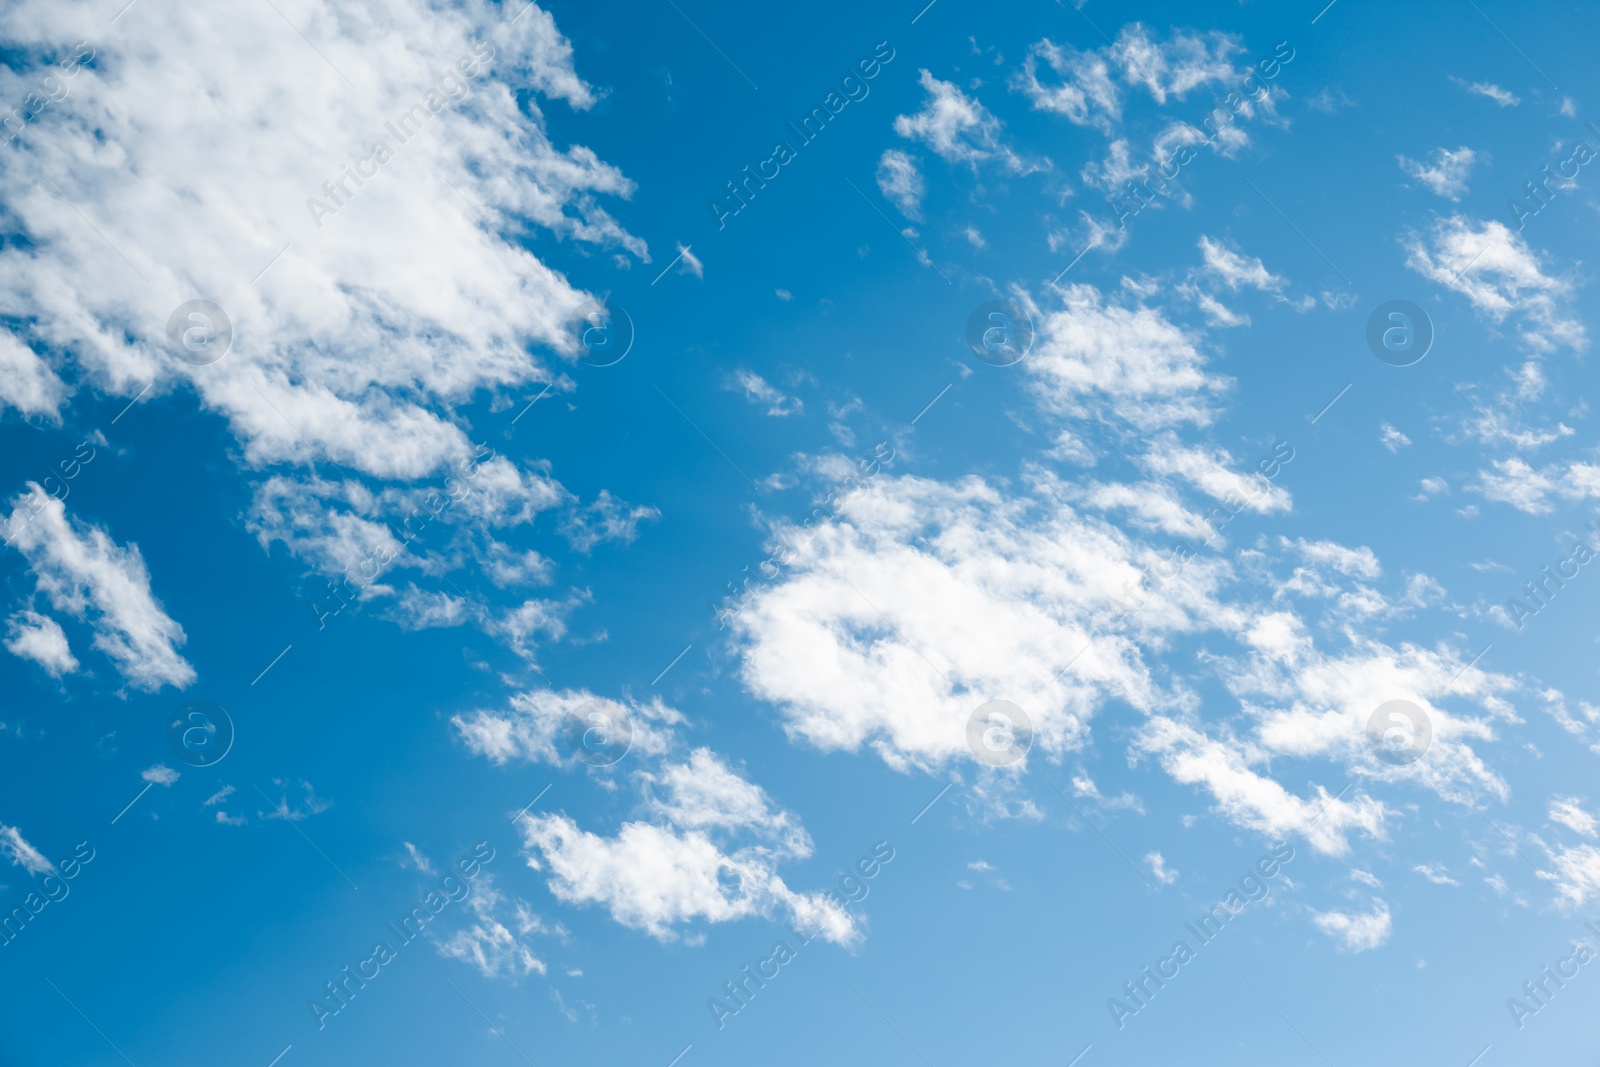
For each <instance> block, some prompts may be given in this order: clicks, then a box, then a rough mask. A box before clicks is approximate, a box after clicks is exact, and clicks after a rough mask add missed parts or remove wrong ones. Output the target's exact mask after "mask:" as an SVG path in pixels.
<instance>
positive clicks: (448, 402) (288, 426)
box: [0, 0, 646, 478]
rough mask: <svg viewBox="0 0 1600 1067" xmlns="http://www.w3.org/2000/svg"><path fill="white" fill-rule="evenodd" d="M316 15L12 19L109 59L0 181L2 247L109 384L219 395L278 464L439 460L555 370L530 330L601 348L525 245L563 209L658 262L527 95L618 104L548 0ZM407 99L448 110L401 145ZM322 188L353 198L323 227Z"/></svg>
mask: <svg viewBox="0 0 1600 1067" xmlns="http://www.w3.org/2000/svg"><path fill="white" fill-rule="evenodd" d="M294 18H295V21H296V25H297V26H298V27H300V29H301V30H302V31H303V32H304V34H305V37H302V36H301V34H300V33H296V32H288V30H289V27H287V26H286V25H285V24H284V21H283V18H282V17H281V16H280V14H279V13H278V12H277V11H276V10H275V9H274V7H273V6H272V5H270V4H263V5H258V6H257V7H255V8H252V9H250V10H248V11H223V10H221V9H219V8H212V7H204V6H202V7H191V8H182V9H177V8H160V7H150V8H146V7H145V6H144V5H142V4H141V5H136V6H135V7H133V8H132V9H130V10H129V11H128V12H127V13H126V14H125V15H123V16H122V17H121V18H120V19H119V21H118V24H117V27H116V31H117V32H116V33H115V34H112V35H106V34H104V33H102V32H100V31H101V30H102V29H103V27H102V26H101V25H100V24H99V23H95V22H92V20H91V21H88V22H86V21H85V20H86V19H89V15H88V14H87V13H86V12H84V11H82V10H80V9H77V8H72V7H70V6H67V7H63V6H61V5H58V4H51V3H44V2H39V3H32V4H29V5H27V10H26V15H25V16H20V17H17V18H13V19H11V20H9V21H8V26H7V39H6V41H5V44H6V45H7V48H8V52H11V53H15V54H18V55H43V56H44V57H47V58H49V59H53V58H54V56H55V54H56V53H58V52H60V51H62V50H63V49H65V48H66V47H67V46H66V44H65V42H70V41H73V40H77V39H79V38H89V39H93V40H95V41H96V42H97V45H96V47H97V48H98V50H99V51H98V54H96V55H95V57H94V62H93V64H92V65H88V66H84V67H82V68H81V69H79V70H78V71H77V72H76V74H75V77H74V79H73V80H72V83H71V92H70V93H69V94H68V95H67V96H65V97H64V98H63V99H61V100H59V101H57V102H55V103H53V104H52V105H51V115H50V121H48V122H41V123H38V124H37V125H36V126H34V127H32V128H31V129H30V131H29V140H28V149H27V151H25V152H20V153H16V154H15V158H14V159H13V164H14V165H13V166H11V167H10V168H9V169H8V171H7V176H6V178H5V180H4V182H3V183H0V186H3V190H4V194H5V200H6V202H7V204H8V205H9V207H10V210H11V212H12V213H13V216H14V218H15V220H16V221H17V223H18V225H19V227H20V229H21V230H22V231H23V232H26V233H27V235H28V237H29V239H28V240H27V241H26V242H18V243H13V244H11V245H9V246H8V247H7V248H6V249H5V250H3V252H0V314H5V315H6V316H8V318H12V319H26V320H27V321H28V322H29V323H30V327H29V330H28V333H27V335H26V336H25V337H22V338H19V340H21V341H22V342H24V343H25V344H27V345H28V346H29V347H32V348H34V349H35V350H39V351H47V352H51V353H57V352H60V353H65V352H70V353H71V355H72V357H73V360H74V361H75V362H76V364H77V369H78V370H79V371H80V372H81V373H82V374H83V375H84V376H85V377H86V378H87V379H88V380H91V381H93V382H94V383H95V384H97V385H98V386H99V387H101V388H103V389H105V390H107V391H112V392H118V393H122V394H124V395H130V394H131V393H133V392H135V391H137V390H138V389H139V388H140V387H142V386H143V385H144V384H145V383H147V382H151V381H155V382H156V383H157V384H158V392H159V391H160V390H169V389H172V388H175V387H182V388H189V389H193V390H194V391H195V392H196V393H197V394H198V396H199V398H200V400H201V402H202V403H203V404H204V405H205V406H206V407H207V408H208V409H210V410H212V411H215V412H217V413H218V414H220V415H222V416H223V417H224V418H226V419H227V420H228V422H229V424H230V425H231V427H232V429H233V431H234V433H235V434H236V435H237V436H238V437H239V438H240V439H241V440H242V441H243V442H244V444H245V456H246V458H247V459H248V460H249V461H250V462H252V463H256V464H262V463H269V462H278V461H287V460H305V459H318V458H320V456H319V455H318V452H317V446H320V448H321V449H322V450H325V451H326V452H327V453H328V454H329V455H330V456H332V457H333V458H334V459H335V460H336V461H337V462H338V463H340V464H341V465H343V466H345V467H348V468H352V469H355V470H360V471H364V472H367V473H370V474H374V475H378V476H383V477H406V478H415V477H420V476H423V475H426V474H427V473H429V472H430V471H433V470H435V469H437V468H438V467H439V466H441V465H442V464H443V463H445V462H447V461H451V460H454V459H456V458H459V457H461V456H462V455H464V454H466V452H467V440H466V437H465V435H464V432H463V431H462V429H461V428H459V426H458V425H457V423H456V422H455V421H454V419H453V418H452V406H453V405H454V404H455V403H456V402H458V401H462V400H465V399H467V398H468V397H470V396H471V395H473V394H474V393H475V392H478V391H480V390H495V389H501V388H510V387H514V386H518V385H521V384H523V383H526V382H529V381H537V380H547V379H548V378H549V371H548V370H546V369H545V368H544V367H543V365H542V364H541V362H540V360H539V359H538V358H537V357H536V356H535V355H534V354H532V352H531V351H530V350H531V349H535V348H538V347H543V348H545V349H547V350H549V349H554V350H559V351H561V352H564V353H571V352H573V351H574V350H575V346H574V342H573V341H572V339H571V337H570V331H569V330H568V328H567V327H568V324H569V323H570V322H571V321H572V319H573V316H574V312H575V311H576V310H577V308H578V307H579V305H580V304H581V303H582V301H583V300H584V296H583V294H581V293H579V292H578V291H577V290H575V289H574V288H573V287H572V286H571V285H569V284H568V283H567V281H566V280H565V279H564V278H562V277H561V276H560V275H559V274H557V273H556V272H554V271H552V270H551V269H550V268H549V267H547V266H546V265H545V264H543V263H541V262H540V261H539V260H537V259H536V258H535V257H534V256H533V255H532V254H531V253H530V252H528V251H527V250H526V248H525V247H523V243H522V241H521V240H519V238H524V237H526V236H527V235H528V234H529V233H530V232H532V231H533V229H534V228H535V227H538V228H541V229H544V230H548V231H551V232H553V233H554V234H556V235H557V236H558V237H561V238H563V239H570V240H573V241H576V242H581V243H585V244H593V245H598V246H600V247H613V248H621V249H624V250H626V251H628V252H631V253H633V254H634V255H636V256H639V257H641V258H643V257H645V256H646V251H645V247H644V244H643V242H641V241H639V240H638V239H637V238H634V237H632V236H631V235H630V234H628V233H627V232H626V231H625V230H624V229H623V228H622V227H621V226H620V225H618V224H617V222H616V221H615V220H613V219H612V217H611V216H610V215H609V214H608V213H607V212H606V211H605V209H604V208H603V207H601V206H600V204H599V203H598V201H597V199H596V198H597V197H599V196H613V197H627V196H629V195H631V192H632V189H633V186H632V183H631V182H629V181H628V179H627V178H625V177H624V176H623V175H622V174H621V172H619V171H618V170H617V169H616V168H615V167H612V166H610V165H609V164H606V163H604V162H603V161H601V160H600V159H598V158H597V157H596V155H595V154H594V152H593V151H591V150H590V149H588V148H587V147H584V146H582V145H574V146H572V147H569V148H560V147H558V146H556V145H554V144H552V143H551V141H550V139H549V136H548V133H547V131H546V129H545V125H544V121H543V115H542V113H541V112H540V110H539V108H538V107H537V106H536V105H535V104H532V103H528V104H526V105H524V103H522V102H520V101H519V97H518V92H517V90H519V89H521V88H522V87H523V86H527V87H530V88H532V89H534V90H536V91H537V92H539V93H541V94H543V95H544V96H545V97H547V98H553V99H558V100H561V101H564V102H565V103H566V104H567V105H569V106H571V107H573V108H578V109H583V108H587V107H589V106H590V105H591V104H593V102H594V100H595V95H594V93H593V92H592V91H591V90H590V89H589V87H588V86H587V85H585V84H584V83H583V81H582V80H581V79H580V78H579V77H578V75H577V74H576V73H575V72H574V69H573V66H572V55H571V48H570V46H569V44H568V42H567V41H566V39H565V38H564V37H563V36H562V35H561V33H560V32H559V31H558V30H557V29H556V27H555V23H554V20H553V19H552V18H551V16H550V15H549V14H548V13H547V12H545V11H544V10H542V9H540V8H537V7H534V8H529V9H527V11H526V14H522V15H519V17H517V18H516V19H508V18H506V17H505V16H504V14H503V12H502V9H501V8H499V7H498V6H496V5H490V4H471V5H467V6H465V7H460V8H439V7H435V6H430V5H422V4H416V3H402V4H396V5H376V6H371V7H364V8H362V9H360V11H359V12H357V11H354V10H344V9H333V8H330V7H328V6H326V5H325V4H324V3H322V2H320V0H313V2H309V3H307V4H304V5H302V6H301V7H300V8H299V9H297V11H296V12H295V15H294ZM308 41H309V42H310V43H309V44H308ZM480 43H482V44H483V46H484V47H483V48H481V49H479V48H478V45H479V44H480ZM312 48H315V49H317V50H318V51H320V52H321V53H322V54H323V56H324V57H326V61H325V62H324V61H323V60H322V59H319V58H318V57H317V56H316V55H315V54H314V53H313V52H312ZM475 55H476V56H478V57H490V58H487V59H475V58H474V56H475ZM463 59H466V60H467V61H468V64H469V69H472V70H473V71H474V72H475V73H473V74H470V75H464V76H463V75H462V74H461V73H460V72H459V71H458V69H457V64H458V61H461V60H463ZM32 73H33V72H32V71H20V72H19V74H20V75H21V76H25V77H26V76H31V75H32ZM346 79H348V80H346ZM430 93H433V94H434V96H433V98H432V100H431V101H430V100H429V99H428V97H429V94H430ZM175 100H182V101H185V105H184V106H183V107H174V106H172V102H173V101H175ZM416 101H423V103H422V104H420V105H419V106H418V108H417V109H416V111H415V112H409V111H407V109H408V108H409V107H410V105H411V104H412V103H413V102H416ZM404 117H409V121H410V122H411V123H413V124H416V123H418V122H419V119H420V122H421V123H425V125H422V127H421V129H420V132H413V133H412V134H411V136H409V137H407V138H406V140H405V141H403V142H402V141H401V140H400V139H399V138H398V137H396V136H395V135H394V134H392V133H391V132H390V131H389V129H388V127H387V126H386V124H388V123H394V122H396V121H397V120H401V119H402V118H404ZM411 128H413V129H414V128H415V126H414V125H413V126H412V127H411ZM380 141H382V142H384V143H385V145H386V150H387V153H389V154H391V155H392V156H393V158H392V159H388V161H387V162H385V163H381V164H380V163H378V162H376V159H377V158H387V156H378V157H374V156H373V146H374V144H375V143H377V142H380ZM195 145H205V146H206V158H207V165H206V166H204V167H196V166H194V165H193V152H192V148H193V146H195ZM368 160H371V162H367V161H368ZM345 164H352V165H354V166H355V167H357V168H358V169H365V170H367V171H368V173H367V175H366V177H365V178H362V179H351V178H348V177H347V176H346V175H347V172H346V171H344V170H342V169H341V166H342V165H345ZM129 174H136V175H138V176H139V180H138V181H128V180H127V176H128V175H129ZM330 176H331V177H333V178H337V179H338V180H339V181H340V182H342V183H343V192H342V193H340V194H339V195H337V196H335V195H334V194H333V193H331V192H329V191H327V190H326V189H325V188H324V187H323V184H322V183H323V180H324V179H325V178H329V177H330ZM46 178H48V179H49V181H46V180H45V179H46ZM357 180H359V181H360V182H361V184H360V186H359V187H358V186H357V185H355V184H354V183H355V182H356V181H357ZM52 183H53V184H54V185H55V186H56V187H58V188H59V189H60V190H61V192H62V193H63V194H64V198H63V197H61V196H57V195H56V194H55V193H54V192H53V191H52V189H51V184H52ZM344 194H350V195H348V196H346V195H344ZM313 197H314V198H317V199H319V200H321V201H323V202H324V203H328V204H330V205H331V206H337V207H338V211H337V214H336V215H334V216H332V217H323V218H320V219H316V218H314V217H313V214H312V212H311V211H310V210H308V206H307V201H308V198H313ZM341 201H342V202H343V203H342V205H341V204H340V203H339V202H341ZM480 212H481V213H482V214H481V215H480ZM319 223H320V225H319ZM286 246H287V247H286ZM280 254H281V258H277V261H276V262H274V260H275V258H276V257H280ZM124 257H126V258H124ZM419 261H426V262H427V263H428V265H429V269H428V270H425V271H418V270H416V269H415V265H416V263H418V262H419ZM269 263H270V264H272V265H271V267H270V269H265V268H267V266H268V264H269ZM202 294H203V295H204V296H205V297H206V298H208V299H211V300H213V301H215V302H216V303H217V304H220V305H221V306H222V307H223V308H225V309H226V311H227V313H228V315H229V316H230V317H231V319H232V321H233V324H234V326H235V331H234V340H233V350H232V351H231V352H230V353H229V354H228V356H227V357H226V358H224V359H223V360H222V361H221V362H219V363H217V364H215V365H213V366H209V367H205V368H198V369H197V368H191V367H189V366H187V365H186V364H183V363H180V362H179V361H178V360H177V359H175V358H174V357H173V356H172V355H171V353H170V352H169V351H168V350H167V346H166V341H165V327H166V320H167V316H168V313H169V312H170V311H171V310H172V309H173V308H176V307H177V306H178V305H179V304H180V303H182V302H184V301H186V300H189V299H192V298H194V297H196V296H197V295H202ZM12 354H13V355H14V354H15V353H14V352H13V353H12ZM308 439H309V441H311V442H316V443H317V446H313V445H312V444H310V443H308Z"/></svg>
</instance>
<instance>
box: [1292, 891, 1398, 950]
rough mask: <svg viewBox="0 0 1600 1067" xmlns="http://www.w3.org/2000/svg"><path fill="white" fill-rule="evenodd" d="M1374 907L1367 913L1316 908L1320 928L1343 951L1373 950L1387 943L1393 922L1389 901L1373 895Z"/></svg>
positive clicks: (1317, 922)
mask: <svg viewBox="0 0 1600 1067" xmlns="http://www.w3.org/2000/svg"><path fill="white" fill-rule="evenodd" d="M1372 904H1373V909H1372V910H1371V911H1370V912H1366V913H1364V914H1361V913H1355V914H1352V913H1349V912H1342V911H1325V912H1313V913H1312V915H1313V920H1312V921H1313V922H1315V923H1316V924H1317V929H1319V930H1321V931H1322V932H1323V933H1325V934H1327V935H1328V936H1329V937H1330V938H1332V939H1333V941H1334V943H1335V944H1336V945H1338V947H1339V949H1340V951H1343V952H1352V953H1354V952H1370V951H1371V950H1373V949H1375V948H1379V947H1381V946H1382V945H1384V944H1386V943H1387V942H1388V940H1389V935H1390V933H1391V932H1392V931H1393V927H1394V924H1393V922H1392V920H1391V918H1390V915H1389V905H1388V904H1386V903H1384V902H1383V901H1382V900H1380V899H1378V898H1376V897H1374V898H1373V900H1372Z"/></svg>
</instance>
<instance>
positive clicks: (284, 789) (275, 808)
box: [256, 778, 333, 822]
mask: <svg viewBox="0 0 1600 1067" xmlns="http://www.w3.org/2000/svg"><path fill="white" fill-rule="evenodd" d="M272 784H273V785H275V786H277V787H278V799H277V801H276V802H271V803H272V810H271V811H263V812H257V813H256V817H257V818H261V819H282V820H284V821H286V822H300V821H301V820H303V819H309V818H310V817H311V816H313V815H321V814H322V813H323V812H325V811H327V810H328V809H329V808H331V807H333V801H331V800H325V799H324V798H322V797H319V796H317V791H316V790H315V789H313V788H312V786H311V783H310V782H308V781H306V780H304V779H301V780H300V781H299V782H298V783H295V784H298V785H299V787H300V792H301V793H303V794H305V796H304V806H299V805H297V804H295V803H293V802H291V801H290V800H289V788H290V783H289V782H287V781H285V780H283V779H281V778H274V779H273V780H272Z"/></svg>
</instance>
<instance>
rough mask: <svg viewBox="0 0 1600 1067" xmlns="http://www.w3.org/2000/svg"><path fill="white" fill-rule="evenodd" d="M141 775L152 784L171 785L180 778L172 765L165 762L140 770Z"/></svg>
mask: <svg viewBox="0 0 1600 1067" xmlns="http://www.w3.org/2000/svg"><path fill="white" fill-rule="evenodd" d="M139 777H140V778H143V779H144V780H145V781H147V782H149V783H150V784H151V785H166V786H170V785H171V784H172V783H173V782H176V781H177V780H178V777H179V775H178V772H177V771H175V770H173V769H172V768H171V767H168V766H167V765H166V764H165V763H157V764H156V765H155V766H153V767H146V768H145V769H144V770H143V771H141V772H139Z"/></svg>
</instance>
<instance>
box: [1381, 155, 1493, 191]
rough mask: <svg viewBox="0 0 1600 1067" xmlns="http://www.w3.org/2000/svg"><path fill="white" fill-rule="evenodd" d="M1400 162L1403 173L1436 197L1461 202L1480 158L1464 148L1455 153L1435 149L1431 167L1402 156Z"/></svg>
mask: <svg viewBox="0 0 1600 1067" xmlns="http://www.w3.org/2000/svg"><path fill="white" fill-rule="evenodd" d="M1399 160H1400V169H1401V170H1402V171H1404V172H1405V173H1406V174H1407V175H1408V176H1409V177H1411V178H1414V179H1416V180H1417V181H1419V182H1421V183H1422V184H1423V185H1426V186H1427V187H1428V188H1429V189H1432V190H1433V192H1434V193H1435V194H1436V195H1438V196H1442V197H1444V198H1446V199H1447V200H1460V199H1461V198H1462V196H1464V195H1465V194H1466V192H1467V178H1468V177H1469V176H1471V174H1472V167H1473V164H1474V163H1476V162H1477V160H1478V157H1477V154H1476V153H1474V152H1473V151H1472V149H1470V148H1467V147H1465V146H1463V147H1461V148H1457V149H1456V150H1455V151H1453V152H1452V151H1451V150H1450V149H1448V148H1439V149H1435V150H1434V153H1433V163H1432V165H1431V166H1430V165H1427V164H1423V163H1418V162H1417V161H1416V160H1414V159H1407V158H1406V157H1405V156H1400V157H1399Z"/></svg>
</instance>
